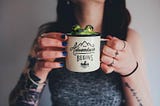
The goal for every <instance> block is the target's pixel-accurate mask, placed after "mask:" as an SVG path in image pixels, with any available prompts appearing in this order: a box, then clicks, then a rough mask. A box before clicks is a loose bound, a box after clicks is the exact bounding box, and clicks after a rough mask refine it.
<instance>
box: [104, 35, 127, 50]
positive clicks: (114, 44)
mask: <svg viewBox="0 0 160 106" xmlns="http://www.w3.org/2000/svg"><path fill="white" fill-rule="evenodd" d="M107 45H108V46H109V47H111V48H112V49H115V50H123V49H124V46H125V43H124V41H123V40H120V39H118V38H116V37H113V38H112V39H111V40H109V41H108V42H107Z"/></svg>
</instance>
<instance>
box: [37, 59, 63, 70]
mask: <svg viewBox="0 0 160 106" xmlns="http://www.w3.org/2000/svg"><path fill="white" fill-rule="evenodd" d="M37 66H38V67H39V68H40V69H41V70H44V69H55V68H61V67H63V66H64V64H63V63H60V62H48V61H38V62H37Z"/></svg>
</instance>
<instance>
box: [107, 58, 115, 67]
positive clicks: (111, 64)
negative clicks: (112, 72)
mask: <svg viewBox="0 0 160 106" xmlns="http://www.w3.org/2000/svg"><path fill="white" fill-rule="evenodd" d="M112 59H113V60H112V62H111V63H110V64H108V66H113V64H114V58H112Z"/></svg>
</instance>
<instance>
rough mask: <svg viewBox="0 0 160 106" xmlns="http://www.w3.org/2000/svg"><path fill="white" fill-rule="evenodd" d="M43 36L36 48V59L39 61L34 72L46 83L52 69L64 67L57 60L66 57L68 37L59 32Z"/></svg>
mask: <svg viewBox="0 0 160 106" xmlns="http://www.w3.org/2000/svg"><path fill="white" fill-rule="evenodd" d="M42 35H43V36H41V37H39V38H38V44H37V48H36V58H37V60H38V61H37V62H36V64H35V66H34V71H35V75H36V76H38V77H39V78H40V79H41V82H44V81H45V80H46V78H47V75H48V73H49V72H50V71H51V70H52V69H56V68H62V67H63V63H61V62H56V61H55V60H56V59H57V58H65V57H66V51H65V47H66V45H67V43H66V39H67V36H66V35H65V34H63V33H57V32H51V33H45V34H42Z"/></svg>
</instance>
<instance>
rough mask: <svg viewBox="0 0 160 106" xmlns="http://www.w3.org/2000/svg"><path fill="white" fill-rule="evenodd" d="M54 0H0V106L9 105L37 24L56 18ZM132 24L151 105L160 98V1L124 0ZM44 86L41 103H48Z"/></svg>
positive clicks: (156, 102) (49, 102)
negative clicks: (139, 44) (143, 62)
mask: <svg viewBox="0 0 160 106" xmlns="http://www.w3.org/2000/svg"><path fill="white" fill-rule="evenodd" d="M56 4H57V1H56V0H0V106H8V96H9V93H10V92H11V90H12V89H13V88H14V86H15V85H16V83H17V81H18V78H19V76H20V74H21V72H22V70H23V68H24V65H25V62H26V59H27V56H28V52H29V49H30V47H31V44H32V42H33V39H34V38H35V36H36V33H37V29H38V27H39V26H40V25H41V24H43V23H46V22H48V21H54V20H56ZM127 7H128V9H129V10H130V12H131V15H132V23H131V27H132V28H134V29H135V30H136V31H138V32H139V33H140V35H141V38H142V41H143V45H144V49H145V57H146V64H147V77H148V80H149V82H150V88H151V94H152V97H153V101H154V106H159V98H160V92H159V90H160V70H159V68H160V67H159V66H160V56H159V55H160V47H159V45H160V41H159V40H160V12H159V11H160V0H138V1H135V0H127ZM50 105H51V101H50V94H49V91H48V87H46V88H45V90H44V92H43V95H42V98H41V101H40V106H50Z"/></svg>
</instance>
